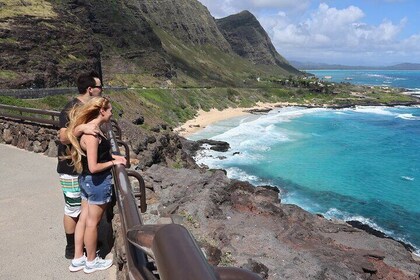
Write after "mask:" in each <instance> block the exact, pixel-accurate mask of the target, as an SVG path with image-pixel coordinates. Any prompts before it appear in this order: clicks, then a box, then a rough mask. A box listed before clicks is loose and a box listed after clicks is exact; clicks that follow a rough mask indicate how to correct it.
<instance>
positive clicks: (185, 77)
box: [0, 0, 301, 88]
mask: <svg viewBox="0 0 420 280" xmlns="http://www.w3.org/2000/svg"><path fill="white" fill-rule="evenodd" d="M239 15H241V16H240V18H239V19H238V15H234V16H232V17H228V18H225V19H221V20H217V22H216V20H215V19H214V18H213V17H212V16H211V15H210V13H209V12H208V10H207V8H206V7H205V6H203V5H202V4H200V3H199V2H198V1H196V0H177V1H175V0H166V1H152V0H124V1H114V0H108V1H104V0H92V1H87V0H25V1H18V0H0V48H1V49H2V55H1V57H0V88H29V87H34V88H42V87H57V86H70V85H74V80H75V77H76V76H77V74H78V73H80V72H81V71H85V70H90V69H92V68H93V69H96V70H99V71H101V72H102V73H103V77H104V82H105V83H106V84H109V85H126V86H138V87H142V86H162V85H164V86H182V87H209V86H210V87H211V86H237V87H242V86H249V85H252V84H255V83H257V82H256V80H257V79H256V78H257V77H261V78H272V77H274V78H276V77H281V76H288V75H291V74H292V75H299V74H301V73H300V72H299V71H297V70H296V69H295V68H293V67H292V66H291V65H290V64H289V63H288V62H287V61H286V60H285V59H284V58H283V57H281V55H280V54H278V53H277V52H276V50H275V49H274V47H273V45H272V44H271V42H270V39H269V38H268V36H267V34H266V33H265V31H264V30H263V29H262V27H261V26H260V25H259V23H258V21H257V20H256V19H255V17H254V16H253V15H252V14H250V13H249V12H243V13H241V14H239ZM241 43H242V44H243V46H242V47H241ZM241 48H242V49H241Z"/></svg>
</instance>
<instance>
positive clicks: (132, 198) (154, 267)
mask: <svg viewBox="0 0 420 280" xmlns="http://www.w3.org/2000/svg"><path fill="white" fill-rule="evenodd" d="M0 108H5V109H7V110H9V111H10V110H14V111H16V112H15V113H7V114H6V113H4V112H2V111H1V110H0V117H6V118H13V119H18V120H21V121H22V120H23V121H25V120H26V121H32V122H37V123H42V124H50V125H54V126H57V127H58V120H55V119H54V118H55V117H57V116H58V115H59V112H55V111H45V110H37V109H29V108H20V107H16V106H8V105H0ZM24 112H28V113H37V114H40V115H43V117H41V118H34V117H33V116H26V115H24V114H23V113H24ZM12 115H13V117H11V116H12ZM48 116H50V117H52V119H49V120H48V121H47V122H46V121H45V120H46V117H48ZM117 127H118V124H117V123H116V122H115V121H112V122H110V123H107V124H105V125H104V129H105V131H106V133H107V135H108V138H109V139H110V142H111V146H112V153H114V154H118V155H121V153H120V149H119V146H123V147H124V148H125V157H126V158H127V162H129V159H130V156H129V149H128V145H127V144H125V143H124V142H122V141H121V129H119V127H118V128H117ZM116 133H117V134H119V135H118V136H116ZM113 175H114V184H115V192H116V196H117V205H118V208H119V212H120V218H121V219H120V220H121V230H122V233H123V237H124V245H125V249H126V250H125V253H126V256H125V259H126V260H127V263H126V265H127V279H130V280H158V279H160V280H169V279H170V280H197V279H200V280H261V278H260V277H259V276H258V275H257V274H255V273H252V272H250V271H248V270H244V269H240V268H234V267H213V266H211V265H210V264H209V263H208V262H207V260H206V258H205V256H204V254H203V252H202V251H201V249H200V248H199V247H198V245H197V243H196V241H195V240H194V238H193V236H192V235H191V234H190V233H189V231H188V230H187V229H186V228H184V227H183V226H181V225H178V224H166V225H158V224H154V225H144V224H143V221H142V218H141V214H140V212H139V208H140V211H141V213H144V212H146V210H147V205H146V187H145V184H144V180H143V178H142V177H141V175H140V174H139V173H137V172H136V171H134V170H127V169H126V168H125V167H124V166H122V165H116V166H114V167H113ZM129 177H135V178H136V179H137V180H138V181H139V189H140V192H139V193H137V194H136V193H134V192H133V189H132V187H131V184H130V180H129ZM136 197H137V198H138V199H139V200H137V199H136ZM137 201H139V205H138V204H137V203H138V202H137Z"/></svg>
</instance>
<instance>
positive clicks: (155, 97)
mask: <svg viewBox="0 0 420 280" xmlns="http://www.w3.org/2000/svg"><path fill="white" fill-rule="evenodd" d="M355 93H356V94H355ZM104 94H105V95H106V96H109V97H110V98H111V102H112V105H113V108H114V109H113V111H114V117H115V118H116V119H118V118H119V113H120V112H122V113H123V117H124V118H126V119H127V120H134V119H136V118H137V117H138V116H139V115H141V116H143V117H144V119H145V123H144V124H142V125H141V126H142V128H144V129H151V128H152V127H154V126H155V125H157V124H160V123H167V124H169V125H171V126H177V125H179V124H180V123H184V122H185V121H187V120H189V119H192V118H193V117H194V116H195V115H196V113H197V111H198V110H199V109H202V110H205V111H209V110H210V109H212V108H216V109H219V110H222V109H225V108H227V107H232V108H235V107H251V106H253V105H255V104H256V102H258V101H261V102H269V103H276V102H289V103H296V104H301V105H306V104H312V105H315V106H323V105H339V106H348V105H375V104H376V105H380V104H382V105H383V104H394V103H397V102H413V101H414V100H415V99H414V98H413V97H410V96H407V95H401V94H398V90H388V89H387V90H385V89H382V88H381V87H375V88H368V87H365V88H363V87H360V86H357V87H356V86H352V85H347V86H343V85H336V86H331V89H330V90H329V93H320V92H317V91H313V90H311V89H308V88H299V87H279V86H277V87H274V86H273V85H271V86H266V87H263V88H234V87H220V88H216V87H215V88H176V89H168V88H166V89H164V88H144V89H143V88H136V89H129V90H125V91H115V92H113V91H108V90H107V91H105V92H104ZM70 98H71V96H70V95H56V96H49V97H45V98H40V99H31V100H28V99H16V98H13V97H7V96H0V103H2V104H8V105H15V106H21V107H33V108H40V109H49V110H57V111H59V110H60V109H61V108H63V107H64V104H65V103H66V102H67V101H68V100H69V99H70ZM173 164H174V167H175V168H177V167H179V164H178V163H176V162H174V163H173Z"/></svg>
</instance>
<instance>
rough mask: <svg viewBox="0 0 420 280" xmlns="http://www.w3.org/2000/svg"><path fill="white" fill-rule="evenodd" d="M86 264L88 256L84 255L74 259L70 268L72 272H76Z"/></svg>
mask: <svg viewBox="0 0 420 280" xmlns="http://www.w3.org/2000/svg"><path fill="white" fill-rule="evenodd" d="M85 265H86V256H85V255H83V256H82V257H80V258H78V259H72V260H71V264H70V266H69V270H70V271H71V272H76V271H79V270H82V269H84V268H85Z"/></svg>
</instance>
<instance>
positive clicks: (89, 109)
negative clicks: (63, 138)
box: [66, 97, 110, 173]
mask: <svg viewBox="0 0 420 280" xmlns="http://www.w3.org/2000/svg"><path fill="white" fill-rule="evenodd" d="M109 107H110V103H109V100H108V99H107V98H105V97H93V98H92V99H91V100H89V101H88V102H86V103H85V104H83V105H79V106H77V105H76V106H74V107H73V108H72V109H71V110H70V112H69V119H70V122H69V125H68V126H67V131H66V133H67V137H68V139H69V140H70V143H71V145H72V146H71V148H70V149H67V155H68V156H67V158H70V159H71V165H72V166H73V167H74V170H75V171H76V172H77V173H81V172H82V171H83V165H82V156H86V154H85V152H84V151H83V150H82V147H81V146H80V142H79V139H78V138H77V137H76V136H75V135H74V129H75V128H76V127H77V126H79V125H81V124H86V123H88V122H90V121H92V120H94V119H96V118H97V117H98V116H99V114H100V112H101V109H104V110H107V109H108V108H109Z"/></svg>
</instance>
